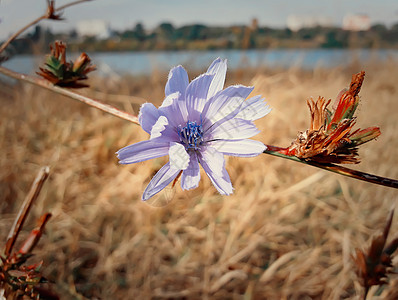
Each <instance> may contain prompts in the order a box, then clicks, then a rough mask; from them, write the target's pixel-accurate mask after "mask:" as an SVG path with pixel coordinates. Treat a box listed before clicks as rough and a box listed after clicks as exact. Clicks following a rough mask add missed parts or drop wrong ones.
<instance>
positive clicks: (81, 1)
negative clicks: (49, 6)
mask: <svg viewBox="0 0 398 300" xmlns="http://www.w3.org/2000/svg"><path fill="white" fill-rule="evenodd" d="M89 1H93V0H77V1H74V2H71V3H68V4H65V5H63V6H60V7H58V8H57V9H56V10H55V11H61V10H63V9H65V8H67V7H69V6H72V5H76V4H79V3H83V2H89Z"/></svg>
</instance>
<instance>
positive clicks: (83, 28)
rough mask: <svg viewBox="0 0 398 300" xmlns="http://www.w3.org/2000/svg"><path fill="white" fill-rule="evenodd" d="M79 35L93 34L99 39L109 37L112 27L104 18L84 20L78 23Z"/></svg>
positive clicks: (77, 30)
mask: <svg viewBox="0 0 398 300" xmlns="http://www.w3.org/2000/svg"><path fill="white" fill-rule="evenodd" d="M76 32H77V34H78V35H79V36H92V37H96V38H98V39H107V38H109V37H110V36H111V29H110V27H109V25H108V23H107V22H105V21H103V20H84V21H79V22H78V23H77V24H76Z"/></svg>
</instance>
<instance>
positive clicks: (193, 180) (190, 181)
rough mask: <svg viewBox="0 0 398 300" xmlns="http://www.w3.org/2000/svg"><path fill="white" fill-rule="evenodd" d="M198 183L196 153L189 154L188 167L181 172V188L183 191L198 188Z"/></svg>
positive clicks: (198, 173) (198, 170) (198, 174)
mask: <svg viewBox="0 0 398 300" xmlns="http://www.w3.org/2000/svg"><path fill="white" fill-rule="evenodd" d="M199 181H200V168H199V163H198V157H197V155H196V152H191V153H190V159H189V165H188V168H186V169H185V170H184V171H183V172H182V176H181V188H182V189H183V190H190V189H194V188H196V187H198V185H199Z"/></svg>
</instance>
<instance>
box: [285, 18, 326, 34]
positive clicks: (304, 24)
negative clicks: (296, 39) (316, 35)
mask: <svg viewBox="0 0 398 300" xmlns="http://www.w3.org/2000/svg"><path fill="white" fill-rule="evenodd" d="M286 25H287V28H289V29H290V30H291V31H298V30H300V29H302V28H310V27H316V26H322V27H328V26H331V25H332V20H331V19H330V18H328V17H324V16H298V15H290V16H289V17H288V18H287V20H286Z"/></svg>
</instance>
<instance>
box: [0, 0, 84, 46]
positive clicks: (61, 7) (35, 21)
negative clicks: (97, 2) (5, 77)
mask: <svg viewBox="0 0 398 300" xmlns="http://www.w3.org/2000/svg"><path fill="white" fill-rule="evenodd" d="M88 1H92V0H78V1H75V2H71V3H68V4H65V5H63V6H60V7H59V8H57V9H55V10H54V12H59V11H61V10H63V9H65V8H67V7H69V6H72V5H76V4H79V3H82V2H88ZM50 5H51V1H47V6H48V7H50ZM44 19H51V18H50V17H49V14H48V12H46V13H45V14H44V15H42V16H40V17H38V18H37V19H35V20H33V21H32V22H30V23H29V24H27V25H25V26H24V27H22V28H21V29H19V30H18V31H17V32H16V33H14V34H13V35H12V36H10V38H9V39H8V40H7V41H5V42H4V43H3V44H2V45H1V46H0V53H2V52H3V51H4V49H6V48H7V47H8V45H9V44H10V43H11V42H12V41H13V40H15V39H16V38H17V37H18V36H19V35H20V34H22V33H23V32H24V31H25V30H26V29H28V28H29V27H31V26H33V25H35V24H37V23H39V22H40V21H41V20H44Z"/></svg>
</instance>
